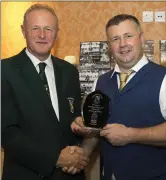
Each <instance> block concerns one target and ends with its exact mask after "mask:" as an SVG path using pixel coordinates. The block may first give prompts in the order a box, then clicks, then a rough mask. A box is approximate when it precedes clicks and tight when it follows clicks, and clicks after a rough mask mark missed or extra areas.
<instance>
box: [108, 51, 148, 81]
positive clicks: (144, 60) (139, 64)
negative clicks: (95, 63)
mask: <svg viewBox="0 0 166 180" xmlns="http://www.w3.org/2000/svg"><path fill="white" fill-rule="evenodd" d="M148 62H149V61H148V59H147V58H146V56H145V55H143V56H142V58H141V60H140V61H138V62H137V64H135V65H134V66H133V67H132V68H131V69H132V70H134V72H138V71H139V70H140V69H141V68H142V67H143V66H145V65H146V64H147V63H148ZM115 72H117V73H120V72H121V71H120V69H119V66H118V64H115V67H114V71H113V73H112V74H111V78H112V76H113V75H114V74H115Z"/></svg>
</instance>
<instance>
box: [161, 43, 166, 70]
mask: <svg viewBox="0 0 166 180" xmlns="http://www.w3.org/2000/svg"><path fill="white" fill-rule="evenodd" d="M160 64H161V65H162V66H165V67H166V40H160Z"/></svg>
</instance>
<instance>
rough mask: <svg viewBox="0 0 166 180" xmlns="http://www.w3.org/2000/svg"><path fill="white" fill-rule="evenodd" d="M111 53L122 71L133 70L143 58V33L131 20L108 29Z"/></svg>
mask: <svg viewBox="0 0 166 180" xmlns="http://www.w3.org/2000/svg"><path fill="white" fill-rule="evenodd" d="M107 38H108V43H109V48H110V50H111V53H112V55H113V57H114V59H115V60H116V62H117V64H118V65H119V68H120V69H121V70H122V71H125V70H128V69H130V68H132V67H133V66H134V65H135V64H136V63H137V62H138V61H139V60H140V59H141V57H142V56H143V50H142V44H143V42H144V38H143V33H142V32H141V30H140V29H139V27H137V25H136V24H135V23H134V22H133V21H131V20H125V21H123V22H121V23H119V24H118V25H113V26H110V27H109V28H108V31H107Z"/></svg>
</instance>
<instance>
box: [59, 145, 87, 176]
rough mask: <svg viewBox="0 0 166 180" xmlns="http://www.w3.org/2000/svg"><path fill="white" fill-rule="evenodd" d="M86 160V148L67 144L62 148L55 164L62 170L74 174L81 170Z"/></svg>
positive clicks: (85, 164)
mask: <svg viewBox="0 0 166 180" xmlns="http://www.w3.org/2000/svg"><path fill="white" fill-rule="evenodd" d="M88 162H89V158H88V154H87V152H86V149H83V148H81V147H79V146H67V147H65V148H64V149H62V151H61V153H60V156H59V158H58V161H57V164H56V165H57V167H60V168H62V171H63V172H66V173H68V174H72V175H74V174H76V173H79V172H80V171H81V170H83V169H84V168H85V167H86V166H87V165H88Z"/></svg>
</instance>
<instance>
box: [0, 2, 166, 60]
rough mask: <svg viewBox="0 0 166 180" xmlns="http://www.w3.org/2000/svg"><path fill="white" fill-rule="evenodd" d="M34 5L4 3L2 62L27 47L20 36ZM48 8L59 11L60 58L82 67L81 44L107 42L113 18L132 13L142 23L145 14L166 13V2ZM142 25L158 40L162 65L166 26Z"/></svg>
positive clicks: (54, 4)
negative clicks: (107, 28)
mask: <svg viewBox="0 0 166 180" xmlns="http://www.w3.org/2000/svg"><path fill="white" fill-rule="evenodd" d="M33 3H34V2H33ZM33 3H32V2H17V3H16V2H3V3H2V24H3V26H2V58H4V57H8V56H11V55H13V54H16V53H17V52H19V51H20V50H21V49H22V48H23V47H24V46H25V43H24V39H23V36H22V35H20V33H21V30H20V25H21V23H22V17H23V13H24V11H25V9H27V8H28V6H30V5H31V4H33ZM43 3H45V2H43ZM47 4H49V5H50V6H52V7H54V8H55V11H56V13H57V15H58V18H59V22H60V31H59V36H58V39H57V42H56V44H55V48H54V51H55V54H56V56H58V57H60V58H62V59H64V57H65V56H66V55H75V56H76V58H77V63H79V48H80V42H83V41H103V40H106V36H105V24H106V22H107V21H108V19H109V18H111V17H112V16H114V15H117V14H119V13H129V14H133V15H135V16H136V17H137V18H138V19H139V20H140V22H142V11H147V10H150V11H158V10H163V11H166V2H47ZM18 9H19V11H18ZM9 12H10V14H9ZM11 14H12V16H10V15H11ZM9 16H10V17H9ZM7 20H8V23H6V22H7ZM142 25H143V29H144V34H145V39H147V40H155V61H156V62H157V63H159V59H160V55H159V44H158V41H159V40H161V39H166V23H156V22H152V23H143V24H142ZM11 47H12V48H11Z"/></svg>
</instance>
